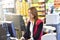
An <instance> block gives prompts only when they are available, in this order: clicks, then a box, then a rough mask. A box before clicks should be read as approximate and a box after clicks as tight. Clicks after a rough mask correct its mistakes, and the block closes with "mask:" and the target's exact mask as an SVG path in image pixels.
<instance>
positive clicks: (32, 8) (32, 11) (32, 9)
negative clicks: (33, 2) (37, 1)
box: [28, 7, 38, 21]
mask: <svg viewBox="0 0 60 40" xmlns="http://www.w3.org/2000/svg"><path fill="white" fill-rule="evenodd" d="M28 10H30V11H31V14H32V15H33V16H34V19H35V21H36V20H37V19H38V13H37V9H36V8H35V7H30V8H29V9H28Z"/></svg>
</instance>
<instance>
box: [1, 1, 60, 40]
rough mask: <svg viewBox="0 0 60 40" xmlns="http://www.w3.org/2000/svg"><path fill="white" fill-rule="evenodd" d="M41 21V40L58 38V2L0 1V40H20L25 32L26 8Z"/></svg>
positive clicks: (59, 31) (59, 10) (59, 13)
mask: <svg viewBox="0 0 60 40" xmlns="http://www.w3.org/2000/svg"><path fill="white" fill-rule="evenodd" d="M30 7H36V9H37V11H38V18H39V19H41V20H43V22H44V23H43V24H44V25H43V36H42V40H59V38H60V0H0V39H1V40H20V38H21V37H22V36H23V35H24V32H25V31H26V25H27V24H26V23H27V19H28V18H29V16H28V8H30Z"/></svg>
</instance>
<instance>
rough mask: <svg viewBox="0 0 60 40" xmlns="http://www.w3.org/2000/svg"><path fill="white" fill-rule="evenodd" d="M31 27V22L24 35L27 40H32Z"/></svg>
mask: <svg viewBox="0 0 60 40" xmlns="http://www.w3.org/2000/svg"><path fill="white" fill-rule="evenodd" d="M29 27H30V22H29V23H28V24H27V29H26V32H25V34H24V38H25V39H30V31H29Z"/></svg>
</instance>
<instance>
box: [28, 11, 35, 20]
mask: <svg viewBox="0 0 60 40" xmlns="http://www.w3.org/2000/svg"><path fill="white" fill-rule="evenodd" d="M28 16H29V17H30V18H31V19H33V18H34V15H32V13H31V10H28Z"/></svg>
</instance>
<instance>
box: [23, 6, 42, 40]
mask: <svg viewBox="0 0 60 40" xmlns="http://www.w3.org/2000/svg"><path fill="white" fill-rule="evenodd" d="M28 14H29V18H30V20H29V21H28V23H27V30H26V33H25V34H24V38H25V39H26V40H27V39H30V40H41V36H42V29H43V22H42V20H40V19H38V13H37V10H36V8H35V7H31V8H29V9H28Z"/></svg>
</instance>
